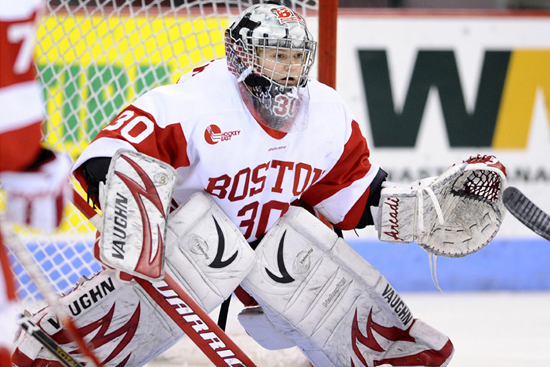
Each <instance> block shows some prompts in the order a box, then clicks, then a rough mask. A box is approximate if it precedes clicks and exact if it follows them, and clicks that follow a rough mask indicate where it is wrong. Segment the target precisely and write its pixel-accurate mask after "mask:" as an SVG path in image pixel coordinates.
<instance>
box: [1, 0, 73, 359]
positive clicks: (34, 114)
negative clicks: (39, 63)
mask: <svg viewBox="0 0 550 367" xmlns="http://www.w3.org/2000/svg"><path fill="white" fill-rule="evenodd" d="M41 6H42V1H41V0H22V1H9V0H2V1H0V50H2V51H1V52H0V111H2V113H1V114H0V182H1V187H2V189H3V190H4V191H5V198H6V202H7V203H6V205H7V218H8V219H9V220H11V221H14V222H17V223H21V224H27V225H30V226H32V227H36V228H39V229H43V230H48V231H50V230H53V229H54V228H55V227H57V225H58V224H59V222H60V219H61V213H62V209H63V204H64V200H63V197H64V193H66V192H67V189H69V181H68V173H69V169H70V160H69V159H68V158H66V157H62V156H60V155H58V154H56V153H53V152H52V151H50V150H47V149H44V148H42V146H41V143H40V142H41V139H42V121H43V112H42V111H43V110H42V100H41V90H40V85H39V83H38V81H37V80H36V79H35V74H34V63H33V60H32V57H33V51H34V47H33V46H34V38H35V22H36V18H37V15H38V13H39V10H40V8H41ZM69 192H70V191H69ZM0 236H1V233H0ZM14 288H15V286H14V283H13V277H12V274H11V271H10V269H9V263H8V258H7V253H6V248H5V244H4V242H3V241H2V240H1V238H0V320H1V323H2V327H3V331H2V333H0V365H2V366H8V365H9V364H10V362H9V361H10V360H9V353H8V348H9V347H10V346H11V343H12V340H11V339H12V338H13V335H14V333H15V327H16V318H17V316H16V307H15V301H16V294H15V289H14Z"/></svg>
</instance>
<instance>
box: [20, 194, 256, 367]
mask: <svg viewBox="0 0 550 367" xmlns="http://www.w3.org/2000/svg"><path fill="white" fill-rule="evenodd" d="M166 238H167V242H166V269H165V271H166V275H168V276H169V277H170V279H172V280H173V282H174V284H172V281H170V282H168V281H164V280H160V281H154V282H152V283H150V284H151V285H152V287H150V286H147V287H145V285H146V284H149V283H148V282H145V281H142V280H140V281H139V282H137V281H136V280H130V281H129V282H128V281H123V280H120V278H119V277H118V275H117V273H118V272H117V271H116V270H114V269H105V270H102V271H101V272H100V273H99V274H97V275H96V276H94V277H93V278H92V279H90V280H85V281H83V282H81V283H80V284H79V285H77V286H76V288H75V289H73V290H72V291H71V292H70V293H68V294H67V295H65V296H64V297H63V298H62V299H61V304H62V305H63V306H64V307H65V308H66V310H67V312H68V313H69V314H70V315H71V316H72V317H73V319H74V322H75V323H76V325H77V326H78V328H79V330H80V331H81V333H82V334H84V335H83V336H84V339H85V340H86V341H87V342H88V343H89V344H90V345H91V346H93V348H94V352H95V353H96V355H97V356H98V358H99V360H100V361H101V362H102V363H103V364H104V365H105V366H106V367H108V366H122V365H125V366H142V365H144V364H145V363H147V362H149V361H150V360H152V359H153V358H155V357H156V356H158V355H159V354H161V353H162V352H163V351H165V350H166V349H168V348H169V347H170V346H172V345H173V344H175V343H176V342H177V341H178V340H179V339H180V338H181V337H182V336H183V335H184V333H183V331H182V329H181V327H180V326H179V325H180V324H181V323H182V322H185V323H188V324H190V325H191V327H192V329H193V330H194V331H195V332H196V333H198V334H199V335H200V337H201V339H202V340H204V342H205V343H207V344H208V346H209V348H211V349H212V350H213V352H214V353H215V354H216V355H217V356H218V357H219V358H221V359H223V360H224V361H225V363H226V364H227V365H233V364H234V365H247V364H246V363H241V364H239V361H238V360H237V359H236V358H235V354H234V353H233V352H232V351H231V350H230V348H229V347H228V346H226V345H224V343H223V342H222V341H221V339H220V337H219V335H217V334H216V332H215V330H211V329H209V327H208V326H207V323H206V322H205V321H204V320H202V319H201V318H200V316H199V315H198V314H197V313H195V312H194V311H193V309H192V307H190V306H188V305H187V304H186V303H185V302H184V301H183V300H182V298H180V297H178V289H179V288H183V289H184V290H185V291H186V292H187V293H188V294H190V295H191V296H192V298H193V299H194V300H195V301H196V302H197V304H198V305H199V306H200V307H201V308H202V309H204V310H205V311H206V312H211V311H212V310H213V309H214V308H216V307H217V306H218V305H219V304H221V303H222V302H223V301H224V300H225V299H226V298H228V297H229V296H230V295H231V293H232V291H233V290H234V289H235V288H236V287H237V286H238V285H239V283H240V282H241V281H242V279H243V278H244V277H245V276H246V275H247V274H248V272H249V271H250V269H251V267H252V265H253V263H254V259H255V254H254V251H253V250H252V249H251V248H250V246H249V245H248V243H247V242H246V241H245V239H244V237H243V236H242V234H241V233H240V231H239V230H238V229H237V228H236V227H235V226H234V225H233V224H232V223H231V221H230V220H229V219H228V218H227V217H226V216H225V214H224V213H223V212H222V211H221V209H219V207H218V206H217V205H216V204H215V203H214V201H213V200H212V199H211V198H210V197H209V196H208V195H206V194H204V193H197V194H195V195H193V196H192V197H191V198H190V199H189V200H188V202H186V203H185V204H184V205H183V206H181V207H180V208H178V209H177V210H176V211H174V212H173V213H172V214H170V216H169V219H168V222H167V237H166ZM143 282H145V283H143ZM142 284H144V285H143V286H142ZM152 288H154V289H152ZM151 291H152V292H153V293H151ZM158 300H161V301H158ZM159 302H161V303H162V304H161V303H159ZM163 307H164V308H170V309H171V310H174V309H175V310H176V311H177V313H174V312H168V311H166V312H165V310H164V308H163ZM205 316H206V315H205ZM176 317H178V318H180V319H175V318H176ZM182 320H183V321H182ZM32 321H33V322H34V323H35V324H36V325H38V326H39V327H40V328H42V329H43V330H44V331H45V332H46V333H47V334H48V335H50V336H51V337H52V338H53V339H54V340H55V341H56V342H57V343H58V344H60V346H61V347H62V348H63V349H64V350H66V351H67V352H68V353H74V354H72V355H73V357H74V358H75V359H76V360H78V361H79V362H81V363H82V362H85V361H84V360H83V357H82V356H81V355H80V354H78V351H77V350H76V344H75V343H74V342H72V341H71V340H70V339H69V338H68V337H67V335H66V334H65V333H64V332H63V330H62V327H61V326H60V325H59V323H58V321H57V319H56V318H55V314H54V313H53V312H52V310H50V309H49V308H45V309H43V310H41V311H39V312H38V313H37V314H35V315H34V316H33V317H32ZM16 347H17V348H16V350H15V352H14V354H13V361H14V365H15V366H18V367H29V366H33V367H39V366H45V365H48V366H50V367H60V366H62V364H61V363H60V362H59V361H57V360H56V359H55V357H53V356H52V355H51V354H50V353H49V352H48V351H46V350H45V349H44V348H42V346H41V344H40V343H39V342H38V341H36V340H35V339H34V338H32V337H31V336H29V335H28V334H26V333H21V334H20V335H19V337H18V340H17V342H16Z"/></svg>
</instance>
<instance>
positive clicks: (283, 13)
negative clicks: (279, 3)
mask: <svg viewBox="0 0 550 367" xmlns="http://www.w3.org/2000/svg"><path fill="white" fill-rule="evenodd" d="M271 11H272V12H273V14H275V15H276V16H277V19H278V20H279V23H281V24H283V23H286V22H300V23H303V24H305V22H304V19H303V18H302V17H301V16H299V15H298V14H296V13H295V12H293V11H292V10H290V9H289V8H281V9H272V10H271Z"/></svg>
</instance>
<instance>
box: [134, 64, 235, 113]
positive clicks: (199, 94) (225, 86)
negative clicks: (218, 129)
mask: <svg viewBox="0 0 550 367" xmlns="http://www.w3.org/2000/svg"><path fill="white" fill-rule="evenodd" d="M132 104H133V105H134V106H135V107H137V108H139V109H141V110H143V111H145V112H147V113H150V114H151V115H153V116H154V117H155V119H156V120H157V123H159V124H170V123H175V122H181V120H182V116H183V117H187V118H189V119H192V118H194V117H199V116H202V115H204V114H208V113H212V111H216V112H217V113H222V112H223V111H226V110H229V109H236V108H242V107H241V106H242V102H241V100H240V98H239V94H238V90H237V87H236V85H235V81H234V80H233V76H232V74H230V72H229V71H228V70H227V67H226V66H225V60H216V61H213V62H211V63H208V64H205V65H202V66H200V67H198V68H195V69H193V70H192V71H190V72H188V73H187V74H185V75H184V76H182V78H181V79H180V80H179V81H178V82H177V83H175V84H169V85H165V86H161V87H157V88H155V89H153V90H151V91H149V92H147V93H145V94H144V95H142V96H141V97H139V98H138V99H136V101H135V102H134V103H132Z"/></svg>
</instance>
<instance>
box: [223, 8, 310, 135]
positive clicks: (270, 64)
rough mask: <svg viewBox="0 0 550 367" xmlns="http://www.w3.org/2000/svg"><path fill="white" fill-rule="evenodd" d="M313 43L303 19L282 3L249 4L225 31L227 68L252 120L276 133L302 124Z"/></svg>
mask: <svg viewBox="0 0 550 367" xmlns="http://www.w3.org/2000/svg"><path fill="white" fill-rule="evenodd" d="M316 45H317V43H316V42H315V41H313V37H312V35H311V33H310V32H309V31H308V29H307V26H306V23H305V21H304V19H303V18H302V17H301V16H300V15H298V14H296V13H295V12H294V11H292V10H291V9H289V8H287V7H285V6H283V5H273V4H262V5H254V6H252V7H250V8H248V9H246V10H245V11H244V12H243V13H241V15H240V16H239V17H238V18H237V20H236V21H235V22H234V23H233V24H232V25H231V26H230V27H229V28H228V29H227V30H226V31H225V53H226V56H227V65H228V69H229V70H230V71H231V72H232V73H233V74H234V75H235V76H236V77H237V80H238V82H237V84H238V87H239V90H240V93H241V96H242V97H243V100H244V102H245V104H246V105H247V107H248V109H249V111H250V112H251V113H252V115H253V116H254V117H255V118H256V120H258V121H259V122H260V123H262V124H264V125H266V126H268V127H269V128H271V129H274V130H277V131H281V132H298V131H302V130H304V129H305V127H306V126H305V125H306V121H307V109H308V103H309V92H308V88H307V87H306V86H307V81H308V74H309V71H310V69H311V66H312V65H313V61H314V60H315V51H316Z"/></svg>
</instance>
